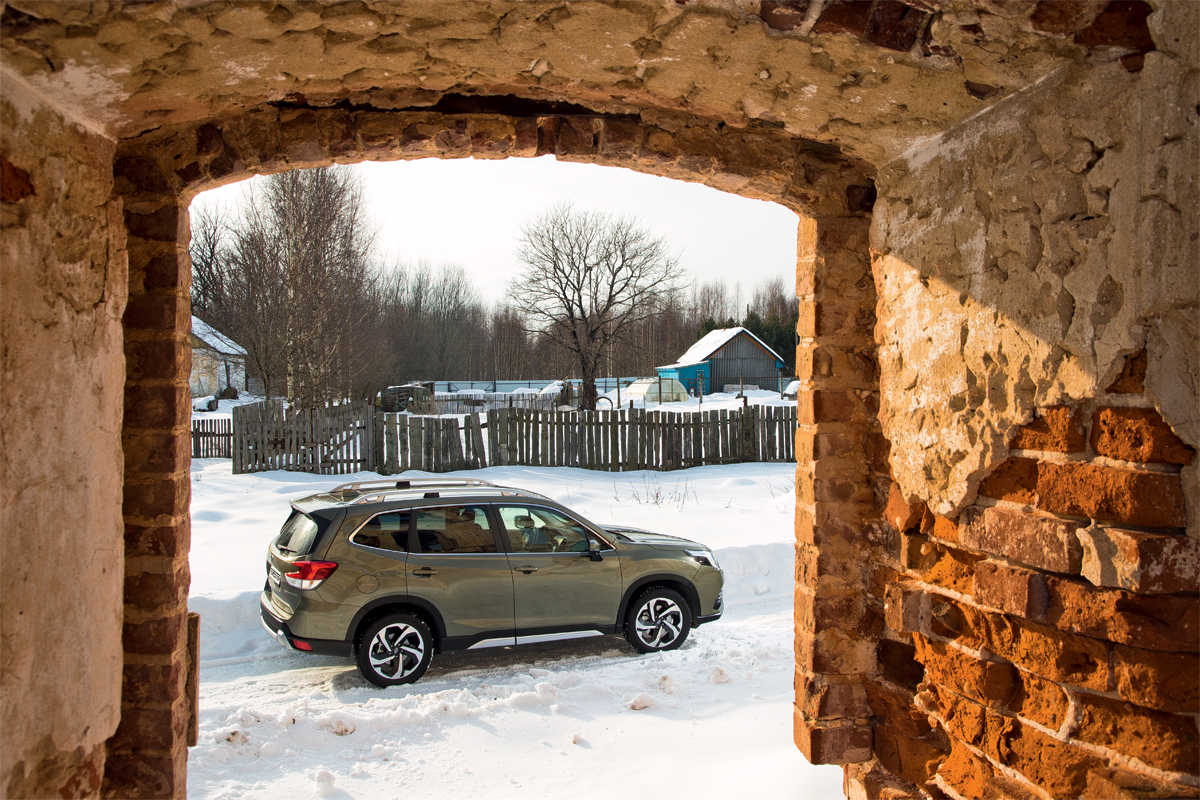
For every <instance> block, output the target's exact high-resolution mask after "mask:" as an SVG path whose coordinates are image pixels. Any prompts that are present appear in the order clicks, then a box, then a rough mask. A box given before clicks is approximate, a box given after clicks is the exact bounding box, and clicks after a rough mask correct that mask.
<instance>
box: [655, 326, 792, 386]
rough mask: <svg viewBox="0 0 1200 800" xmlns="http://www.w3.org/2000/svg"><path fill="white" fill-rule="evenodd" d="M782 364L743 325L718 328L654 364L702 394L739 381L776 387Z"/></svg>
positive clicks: (781, 371)
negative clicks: (666, 361)
mask: <svg viewBox="0 0 1200 800" xmlns="http://www.w3.org/2000/svg"><path fill="white" fill-rule="evenodd" d="M785 368H786V365H785V364H784V362H783V359H782V358H780V357H779V354H778V353H776V352H775V351H774V350H772V349H771V348H770V347H767V345H766V344H765V343H764V342H763V340H762V339H759V338H758V337H757V336H755V335H754V334H753V333H751V332H750V331H748V330H747V329H745V328H719V329H717V330H715V331H710V332H709V333H707V334H706V335H704V336H703V337H701V338H700V340H699V341H697V342H696V343H695V344H694V345H692V346H691V347H689V348H688V350H687V352H686V353H684V354H683V355H681V356H680V357H679V359H678V360H677V361H676V362H675V363H674V364H668V365H666V366H664V367H657V372H658V374H659V375H661V376H662V377H664V378H675V379H676V380H678V381H679V382H680V383H682V384H683V385H684V386H686V387H688V389H689V390H691V391H695V390H696V389H699V388H701V387H702V391H703V392H704V393H705V394H712V393H713V392H721V391H724V390H725V387H726V386H730V385H733V384H741V385H743V386H751V385H753V386H757V387H759V388H760V389H767V390H770V391H775V392H777V391H779V390H780V388H781V383H780V381H781V380H782V375H783V370H784V369H785Z"/></svg>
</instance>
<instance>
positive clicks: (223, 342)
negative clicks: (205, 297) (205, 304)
mask: <svg viewBox="0 0 1200 800" xmlns="http://www.w3.org/2000/svg"><path fill="white" fill-rule="evenodd" d="M192 335H193V336H195V337H196V338H197V339H199V340H200V341H202V342H204V343H205V344H206V345H208V346H209V347H211V348H212V349H213V350H216V351H217V352H218V353H223V354H225V355H238V356H244V355H246V350H245V349H244V348H243V347H242V346H241V345H240V344H238V343H237V342H235V341H233V340H232V339H230V338H229V337H228V336H226V335H225V334H223V333H221V332H220V331H218V330H217V329H216V328H214V327H213V326H212V325H209V324H208V323H207V322H205V321H204V320H202V319H200V318H199V317H197V316H196V315H195V314H193V315H192Z"/></svg>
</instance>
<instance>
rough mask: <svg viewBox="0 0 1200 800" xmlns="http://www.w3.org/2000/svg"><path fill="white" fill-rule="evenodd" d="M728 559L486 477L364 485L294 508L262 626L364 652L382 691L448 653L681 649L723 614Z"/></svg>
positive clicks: (270, 568) (345, 652)
mask: <svg viewBox="0 0 1200 800" xmlns="http://www.w3.org/2000/svg"><path fill="white" fill-rule="evenodd" d="M723 582H724V577H723V576H722V574H721V570H720V568H719V567H718V566H717V560H716V558H715V557H714V556H713V554H712V551H711V550H709V549H708V548H706V547H705V546H704V545H701V544H697V543H696V542H691V541H688V540H686V539H680V538H677V537H674V536H661V535H659V534H654V533H649V532H646V531H640V530H637V529H634V528H614V527H608V528H602V527H600V526H598V525H595V524H593V523H591V522H588V521H587V520H585V519H584V518H583V517H580V516H579V515H578V514H576V513H574V512H572V511H570V510H568V509H567V508H564V507H563V506H561V505H559V504H558V503H556V502H554V501H553V500H551V499H549V498H547V497H543V496H542V495H540V494H536V493H534V492H528V491H524V490H521V489H513V488H508V487H504V486H496V485H494V484H491V483H487V482H485V481H476V480H437V479H419V480H416V479H414V480H399V481H372V482H369V483H348V484H345V485H342V486H339V487H337V488H336V489H334V490H333V491H331V492H328V493H326V494H317V495H313V496H311V497H305V498H303V499H300V500H296V501H295V502H293V503H292V512H291V515H290V516H289V517H288V519H287V522H285V523H284V525H283V529H282V530H281V531H280V533H279V536H278V537H276V538H275V541H273V542H272V543H271V545H270V547H269V548H268V551H267V584H266V586H265V587H264V589H263V593H262V600H261V605H262V619H263V625H264V626H265V627H266V629H267V631H268V632H269V633H270V634H271V635H272V636H274V637H275V638H276V639H277V640H278V641H279V642H281V643H282V644H284V645H285V646H286V647H288V648H290V649H292V650H300V651H304V652H308V653H317V654H321V655H332V656H342V657H353V658H355V659H356V660H357V662H358V668H359V669H360V670H361V671H362V674H363V675H364V676H365V677H366V679H367V680H368V681H370V682H371V683H374V684H375V685H377V686H394V685H396V684H401V683H412V682H413V681H415V680H417V679H418V678H420V677H421V675H423V674H424V673H425V670H426V668H428V666H429V660H430V659H431V658H432V657H433V654H434V652H435V651H436V652H441V651H444V650H463V649H472V648H480V647H505V646H508V645H516V644H532V643H535V642H553V641H558V640H561V639H574V638H579V637H584V636H600V635H603V634H616V633H624V635H625V638H626V639H628V640H629V643H630V644H631V645H633V647H634V648H635V649H636V650H638V651H639V652H642V653H653V652H657V651H660V650H672V649H674V648H676V647H679V646H680V645H681V644H683V642H684V640H685V639H686V638H687V635H688V632H689V631H690V630H691V628H692V627H693V626H695V625H700V624H703V623H705V622H711V621H712V620H715V619H717V618H718V617H720V616H721V586H722V584H723Z"/></svg>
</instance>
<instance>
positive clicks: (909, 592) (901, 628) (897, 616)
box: [884, 583, 929, 633]
mask: <svg viewBox="0 0 1200 800" xmlns="http://www.w3.org/2000/svg"><path fill="white" fill-rule="evenodd" d="M928 599H929V595H928V594H927V593H926V592H925V591H924V590H922V589H918V588H916V587H914V586H912V585H911V584H907V583H898V584H893V585H891V586H889V587H887V594H886V595H885V600H884V612H885V614H886V620H887V625H888V627H889V628H891V629H892V630H894V631H896V632H897V633H916V632H918V631H923V630H925V629H926V626H927V625H928V624H929V622H928V619H929V602H928Z"/></svg>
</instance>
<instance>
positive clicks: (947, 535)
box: [931, 515, 959, 542]
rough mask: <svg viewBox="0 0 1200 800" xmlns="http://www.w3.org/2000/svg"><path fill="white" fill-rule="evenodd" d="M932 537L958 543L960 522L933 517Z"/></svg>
mask: <svg viewBox="0 0 1200 800" xmlns="http://www.w3.org/2000/svg"><path fill="white" fill-rule="evenodd" d="M931 535H932V536H934V537H936V538H938V539H941V540H942V541H946V542H957V541H959V538H958V522H957V521H955V520H952V519H947V518H946V517H939V516H937V515H934V517H933V531H932V533H931Z"/></svg>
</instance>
